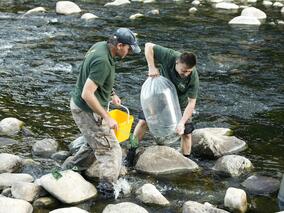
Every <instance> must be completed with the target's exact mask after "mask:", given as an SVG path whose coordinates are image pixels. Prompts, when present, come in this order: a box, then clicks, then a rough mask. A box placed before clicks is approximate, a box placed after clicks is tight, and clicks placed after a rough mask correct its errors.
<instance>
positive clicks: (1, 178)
mask: <svg viewBox="0 0 284 213" xmlns="http://www.w3.org/2000/svg"><path fill="white" fill-rule="evenodd" d="M33 180H34V178H33V177H32V176H31V175H29V174H15V173H3V174H0V190H2V189H5V188H7V187H11V186H12V185H13V184H15V183H18V182H28V183H30V182H33Z"/></svg>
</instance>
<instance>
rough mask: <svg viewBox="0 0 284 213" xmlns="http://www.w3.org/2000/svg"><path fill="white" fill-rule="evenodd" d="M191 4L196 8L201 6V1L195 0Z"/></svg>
mask: <svg viewBox="0 0 284 213" xmlns="http://www.w3.org/2000/svg"><path fill="white" fill-rule="evenodd" d="M191 4H193V5H194V6H198V5H200V1H198V0H194V1H193V2H191Z"/></svg>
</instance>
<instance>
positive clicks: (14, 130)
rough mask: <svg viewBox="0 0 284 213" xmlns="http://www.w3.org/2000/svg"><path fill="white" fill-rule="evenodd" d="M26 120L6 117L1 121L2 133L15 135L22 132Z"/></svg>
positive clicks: (0, 130) (0, 131) (0, 128)
mask: <svg viewBox="0 0 284 213" xmlns="http://www.w3.org/2000/svg"><path fill="white" fill-rule="evenodd" d="M23 126H24V122H23V121H20V120H18V119H17V118H12V117H10V118H4V119H3V120H1V121H0V135H7V136H14V135H16V134H18V133H19V132H20V130H21V129H22V127H23Z"/></svg>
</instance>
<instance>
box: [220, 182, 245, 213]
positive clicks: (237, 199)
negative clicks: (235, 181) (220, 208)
mask: <svg viewBox="0 0 284 213" xmlns="http://www.w3.org/2000/svg"><path fill="white" fill-rule="evenodd" d="M247 205H248V203H247V195H246V192H245V191H244V190H242V189H237V188H233V187H230V188H228V189H227V191H226V195H225V198H224V206H226V207H227V208H229V209H230V211H232V212H240V213H244V212H246V210H247Z"/></svg>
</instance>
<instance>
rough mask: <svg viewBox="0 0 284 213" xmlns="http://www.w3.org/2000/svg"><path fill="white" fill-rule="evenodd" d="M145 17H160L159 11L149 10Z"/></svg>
mask: <svg viewBox="0 0 284 213" xmlns="http://www.w3.org/2000/svg"><path fill="white" fill-rule="evenodd" d="M147 15H154V16H155V15H160V11H159V10H157V9H154V10H150V11H148V12H147Z"/></svg>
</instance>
